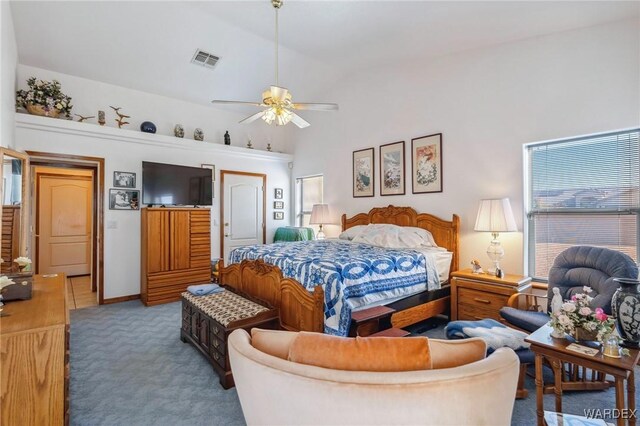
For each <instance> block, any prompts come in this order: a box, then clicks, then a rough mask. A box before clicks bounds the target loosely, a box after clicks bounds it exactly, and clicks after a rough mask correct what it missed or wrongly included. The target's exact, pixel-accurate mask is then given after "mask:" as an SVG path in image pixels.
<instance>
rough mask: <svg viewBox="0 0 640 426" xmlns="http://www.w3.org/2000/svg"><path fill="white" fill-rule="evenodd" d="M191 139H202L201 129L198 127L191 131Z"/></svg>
mask: <svg viewBox="0 0 640 426" xmlns="http://www.w3.org/2000/svg"><path fill="white" fill-rule="evenodd" d="M193 139H195V140H197V141H203V140H204V132H203V131H202V129H200V128H198V129H196V130H195V131H194V132H193Z"/></svg>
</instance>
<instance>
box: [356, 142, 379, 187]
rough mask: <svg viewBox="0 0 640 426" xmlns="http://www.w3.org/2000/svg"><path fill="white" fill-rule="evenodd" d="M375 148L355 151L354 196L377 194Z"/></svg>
mask: <svg viewBox="0 0 640 426" xmlns="http://www.w3.org/2000/svg"><path fill="white" fill-rule="evenodd" d="M374 157H375V153H374V149H373V148H367V149H361V150H359V151H353V196H354V197H373V196H374V195H375V169H374V159H375V158H374Z"/></svg>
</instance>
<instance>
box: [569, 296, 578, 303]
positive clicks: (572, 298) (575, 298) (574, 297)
mask: <svg viewBox="0 0 640 426" xmlns="http://www.w3.org/2000/svg"><path fill="white" fill-rule="evenodd" d="M577 299H578V298H577V297H576V295H575V294H574V295H573V296H571V300H572V301H574V302H575V301H576V300H577Z"/></svg>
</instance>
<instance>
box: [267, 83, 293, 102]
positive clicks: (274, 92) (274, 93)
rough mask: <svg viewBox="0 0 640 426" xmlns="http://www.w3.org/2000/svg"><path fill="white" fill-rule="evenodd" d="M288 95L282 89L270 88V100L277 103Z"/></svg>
mask: <svg viewBox="0 0 640 426" xmlns="http://www.w3.org/2000/svg"><path fill="white" fill-rule="evenodd" d="M288 93H289V90H288V89H285V88H284V87H278V86H271V98H272V99H274V100H278V101H284V99H285V98H286V97H287V94H288Z"/></svg>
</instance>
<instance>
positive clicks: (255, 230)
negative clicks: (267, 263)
mask: <svg viewBox="0 0 640 426" xmlns="http://www.w3.org/2000/svg"><path fill="white" fill-rule="evenodd" d="M263 182H264V180H263V177H262V176H252V175H243V174H233V173H225V175H224V185H223V188H222V191H223V197H224V198H223V202H224V208H223V217H222V226H223V236H222V238H223V240H222V255H223V259H224V263H225V265H227V264H228V263H229V253H230V252H231V250H233V249H234V248H236V247H240V246H247V245H253V244H264V228H265V226H266V223H265V220H264V219H265V218H264V196H265V194H264V187H263Z"/></svg>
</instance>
